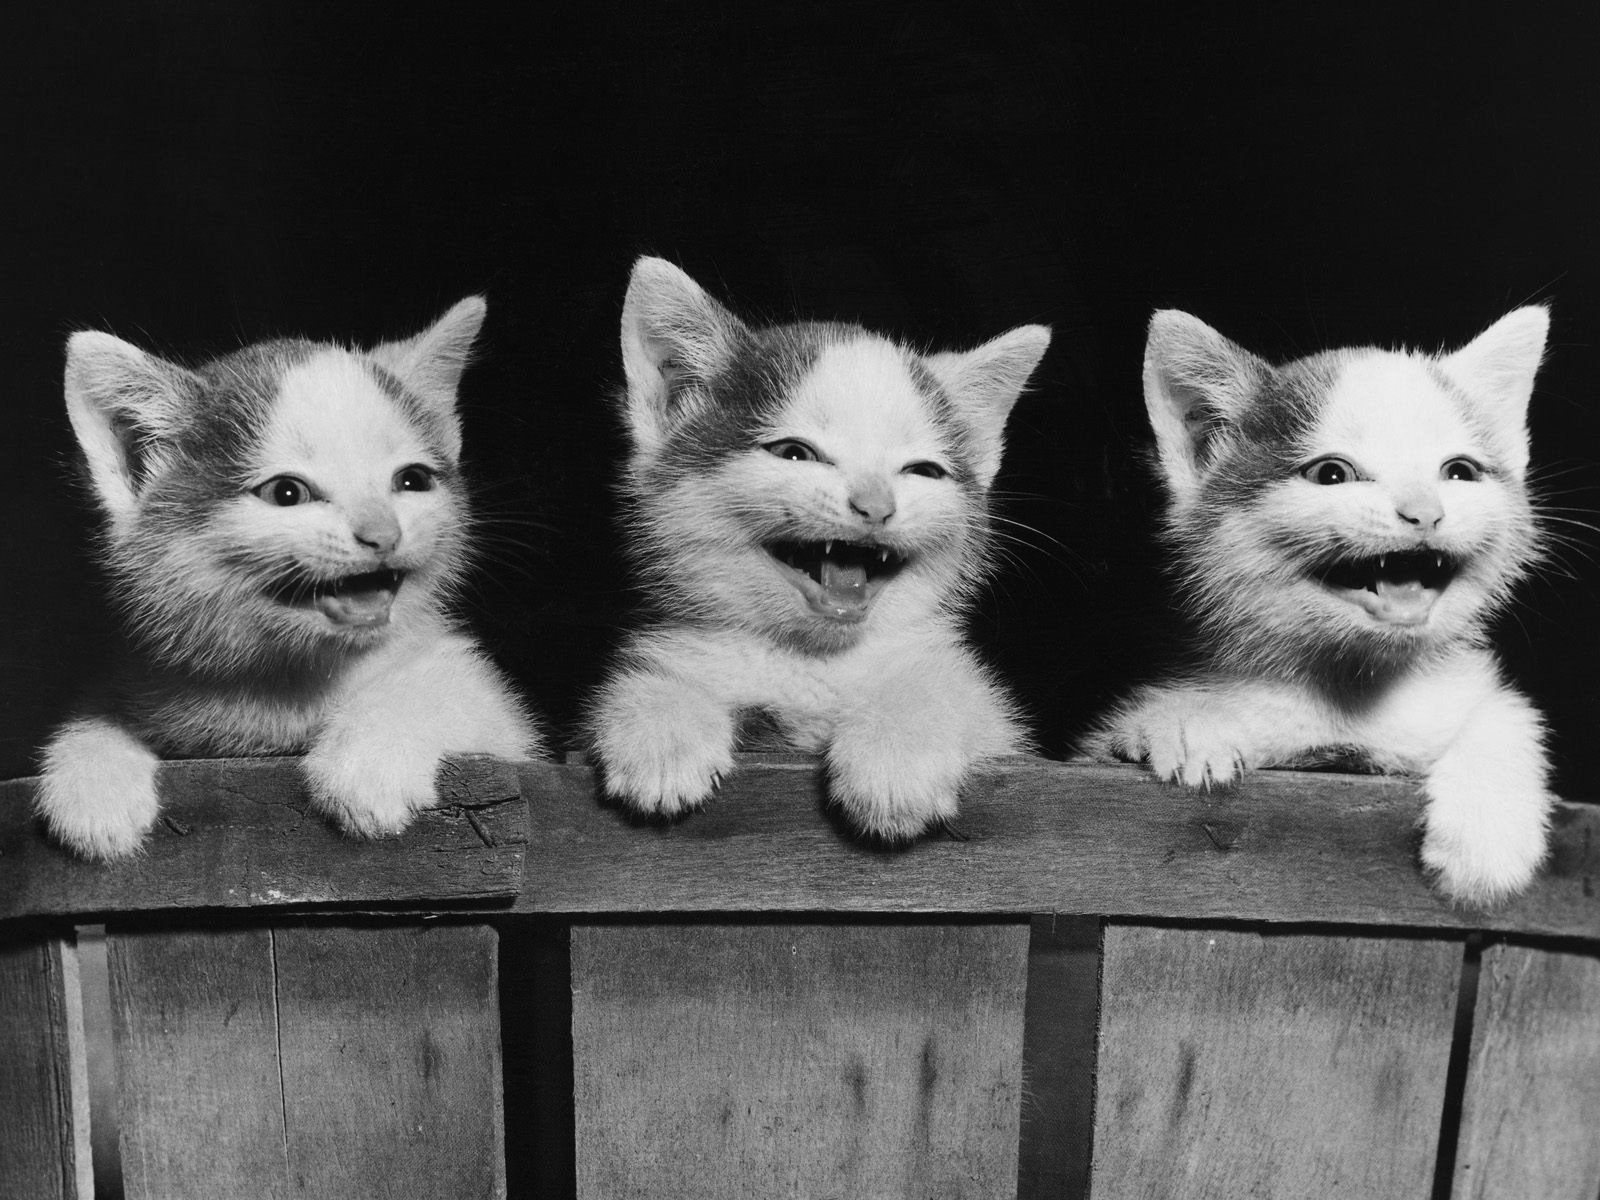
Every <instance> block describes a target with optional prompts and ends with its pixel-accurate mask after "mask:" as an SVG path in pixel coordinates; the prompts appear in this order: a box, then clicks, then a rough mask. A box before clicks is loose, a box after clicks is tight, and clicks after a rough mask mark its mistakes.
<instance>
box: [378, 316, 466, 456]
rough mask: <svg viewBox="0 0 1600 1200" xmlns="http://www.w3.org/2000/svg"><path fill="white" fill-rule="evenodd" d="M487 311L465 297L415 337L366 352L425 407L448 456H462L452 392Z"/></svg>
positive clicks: (454, 400) (457, 386) (457, 385)
mask: <svg viewBox="0 0 1600 1200" xmlns="http://www.w3.org/2000/svg"><path fill="white" fill-rule="evenodd" d="M488 311H489V305H488V302H487V301H485V300H484V298H483V297H482V296H468V297H467V298H466V299H465V300H461V301H458V302H457V303H456V304H455V306H454V307H452V308H451V309H450V311H449V312H447V313H445V314H444V316H442V317H440V318H439V319H438V320H437V321H435V322H434V323H433V324H432V325H430V326H428V328H426V329H424V330H423V331H422V332H421V333H419V334H417V335H416V337H411V338H407V339H406V340H405V341H403V342H385V343H384V344H383V345H381V346H375V347H373V349H371V350H370V351H368V352H367V353H368V357H370V358H371V359H372V360H373V361H374V362H376V363H377V364H378V365H379V366H381V367H383V368H384V370H386V371H388V372H389V373H390V374H391V375H393V376H394V377H395V378H396V379H398V380H399V381H400V382H401V383H403V384H405V386H406V388H407V389H408V390H410V391H411V392H413V393H415V394H416V395H417V396H418V397H419V398H420V399H421V400H422V401H423V402H424V403H426V404H427V406H428V409H429V411H430V412H431V413H432V415H433V419H434V426H435V429H436V431H437V432H438V434H439V436H440V438H441V439H442V441H443V443H444V449H445V452H446V453H448V454H449V455H450V457H451V458H455V457H457V456H458V455H459V454H460V453H461V420H460V418H459V417H457V416H456V390H457V388H459V387H460V386H461V375H462V372H464V371H465V370H466V369H467V363H469V362H470V361H471V360H472V343H473V342H474V341H476V340H477V337H478V331H479V330H480V329H482V328H483V318H484V316H485V315H486V314H487V313H488Z"/></svg>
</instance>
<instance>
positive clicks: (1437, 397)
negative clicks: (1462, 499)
mask: <svg viewBox="0 0 1600 1200" xmlns="http://www.w3.org/2000/svg"><path fill="white" fill-rule="evenodd" d="M1311 440H1312V443H1313V444H1312V446H1311V447H1310V449H1312V450H1314V451H1320V452H1325V453H1334V452H1337V451H1338V450H1340V449H1343V450H1344V451H1345V452H1346V453H1351V454H1361V455H1365V456H1367V457H1368V458H1369V459H1375V460H1376V461H1373V462H1372V463H1371V466H1372V467H1374V468H1376V467H1378V466H1380V465H1381V464H1382V463H1383V462H1385V461H1402V460H1403V459H1404V458H1405V457H1406V456H1408V455H1413V456H1414V455H1416V454H1418V453H1425V454H1428V455H1437V454H1439V453H1441V452H1443V453H1466V452H1469V451H1477V452H1479V453H1482V452H1483V447H1482V446H1481V445H1480V443H1481V441H1482V439H1481V437H1480V436H1479V431H1478V430H1477V429H1476V428H1475V427H1474V424H1473V422H1472V421H1471V420H1470V419H1469V416H1468V413H1467V411H1466V408H1465V407H1464V405H1463V404H1462V403H1461V401H1460V399H1459V397H1458V396H1456V395H1455V393H1454V390H1453V389H1452V388H1451V386H1450V384H1449V383H1448V381H1447V380H1446V379H1445V378H1444V377H1443V375H1442V374H1441V373H1440V372H1439V371H1438V370H1437V368H1435V367H1434V366H1433V365H1432V364H1431V363H1430V361H1429V360H1428V359H1426V358H1424V357H1422V356H1420V355H1413V354H1395V353H1389V352H1386V351H1381V350H1372V351H1365V352H1360V353H1356V354H1352V355H1351V356H1349V357H1348V358H1347V359H1346V360H1345V362H1344V364H1343V368H1342V370H1340V371H1339V373H1338V375H1337V376H1336V377H1335V379H1334V380H1333V384H1332V387H1331V389H1330V391H1329V394H1328V400H1327V404H1326V405H1325V406H1324V408H1323V411H1322V416H1321V419H1320V420H1319V421H1317V423H1316V424H1315V426H1314V427H1313V429H1312V431H1311Z"/></svg>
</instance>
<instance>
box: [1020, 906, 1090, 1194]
mask: <svg viewBox="0 0 1600 1200" xmlns="http://www.w3.org/2000/svg"><path fill="white" fill-rule="evenodd" d="M1099 1007H1100V922H1099V921H1098V920H1097V919H1095V918H1092V917H1058V916H1056V915H1054V914H1047V915H1044V916H1036V917H1034V918H1033V926H1032V931H1031V934H1030V937H1029V941H1028V1003H1027V1008H1026V1010H1025V1012H1026V1016H1025V1024H1024V1030H1025V1032H1024V1034H1023V1041H1022V1077H1023V1079H1024V1080H1025V1081H1026V1086H1025V1087H1024V1089H1023V1094H1022V1146H1021V1153H1020V1156H1019V1160H1018V1164H1017V1195H1018V1196H1020V1197H1021V1198H1022V1200H1045V1198H1046V1197H1048V1198H1049V1200H1078V1198H1079V1197H1081V1196H1086V1195H1087V1194H1088V1188H1089V1147H1090V1131H1091V1130H1092V1129H1093V1127H1094V1104H1093V1098H1094V1069H1095V1050H1096V1045H1095V1043H1096V1035H1097V1032H1098V1029H1099V1015H1100V1013H1099Z"/></svg>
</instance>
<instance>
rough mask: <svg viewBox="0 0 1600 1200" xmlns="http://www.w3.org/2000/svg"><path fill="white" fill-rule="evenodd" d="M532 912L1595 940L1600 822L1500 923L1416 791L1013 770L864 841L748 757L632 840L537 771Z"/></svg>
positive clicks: (1282, 780)
mask: <svg viewBox="0 0 1600 1200" xmlns="http://www.w3.org/2000/svg"><path fill="white" fill-rule="evenodd" d="M522 781H523V790H524V792H525V793H526V794H527V796H528V797H529V801H530V818H531V821H532V832H531V841H530V845H529V863H528V873H527V883H526V886H525V887H524V890H523V894H522V896H521V898H520V899H519V900H518V902H517V908H518V909H519V910H521V911H550V912H563V911H567V912H651V911H655V912H660V911H671V910H678V911H706V912H713V911H719V910H726V911H741V910H745V911H748V910H752V909H754V910H759V911H802V912H803V911H813V912H880V913H890V912H947V913H1016V912H1055V913H1079V914H1103V915H1110V916H1139V917H1154V918H1169V919H1203V918H1216V919H1232V920H1248V921H1273V922H1335V923H1341V924H1359V925H1392V926H1404V927H1416V928H1448V929H1473V928H1487V929H1505V930H1519V931H1523V932H1538V933H1552V934H1557V933H1559V934H1567V935H1572V936H1578V937H1588V938H1600V807H1593V806H1586V805H1575V804H1563V805H1560V806H1558V810H1557V814H1556V822H1555V824H1556V828H1555V834H1554V846H1553V851H1552V855H1551V860H1550V864H1549V866H1548V867H1547V869H1546V870H1545V872H1544V873H1543V874H1542V875H1541V876H1540V877H1539V879H1538V880H1537V881H1536V883H1535V884H1534V886H1533V888H1532V889H1531V890H1530V891H1529V892H1528V893H1527V894H1526V895H1525V896H1523V897H1521V898H1519V899H1518V900H1516V901H1514V902H1513V903H1511V904H1509V905H1507V906H1505V907H1504V908H1501V909H1497V910H1495V911H1491V912H1483V911H1471V910H1463V909H1457V908H1454V907H1452V906H1451V905H1449V904H1447V903H1446V902H1444V901H1443V900H1441V899H1440V898H1439V897H1438V896H1437V895H1435V894H1434V893H1433V892H1431V891H1430V890H1429V889H1428V887H1427V884H1426V882H1425V881H1424V880H1423V878H1422V876H1421V874H1420V872H1419V871H1418V870H1417V867H1416V863H1415V861H1414V857H1413V855H1414V847H1415V842H1416V837H1415V831H1414V825H1415V822H1416V820H1417V817H1418V815H1419V814H1420V812H1421V801H1420V797H1419V796H1418V794H1417V793H1416V790H1415V788H1414V787H1413V786H1412V785H1411V784H1410V783H1408V782H1406V781H1404V780H1400V779H1392V778H1381V777H1376V776H1352V775H1333V774H1320V773H1297V772H1289V771H1261V772H1256V773H1254V774H1252V775H1250V776H1248V777H1247V779H1246V780H1245V781H1244V782H1243V783H1241V784H1240V785H1238V786H1237V787H1233V788H1228V789H1222V790H1219V791H1215V792H1211V793H1206V794H1196V793H1192V792H1185V791H1181V790H1179V789H1177V788H1175V787H1171V786H1168V785H1165V784H1161V783H1158V782H1156V781H1155V780H1154V779H1153V778H1152V777H1151V776H1150V774H1149V773H1148V772H1146V771H1144V770H1142V769H1140V768H1136V767H1131V766H1127V767H1124V766H1090V765H1083V764H1076V763H1060V762H1050V761H1046V760H1044V759H1037V758H1016V759H1007V760H1004V762H1003V763H1002V764H1000V765H998V766H997V767H996V768H995V769H994V770H993V771H991V772H989V773H987V774H985V775H984V776H982V777H981V778H979V779H978V780H976V781H975V782H974V784H973V785H972V787H971V788H970V789H969V792H968V795H967V796H966V798H965V800H964V801H963V804H962V812H961V817H960V820H959V821H958V822H957V825H958V828H959V838H957V837H950V836H936V837H933V838H930V839H927V840H924V841H921V842H918V843H916V844H915V845H912V846H910V847H908V848H906V849H904V850H901V851H883V850H880V849H875V848H873V847H869V846H864V845H862V844H860V843H858V842H857V841H855V840H853V839H852V837H851V836H850V834H849V832H848V831H847V830H844V829H843V828H842V827H841V826H840V825H839V824H838V822H837V821H836V820H834V819H831V818H830V815H829V813H828V811H827V810H826V807H825V802H824V797H823V787H822V778H821V772H820V768H819V767H818V764H817V762H816V760H814V759H810V758H804V757H799V756H787V757H773V758H768V757H762V756H755V757H746V758H745V759H743V760H741V762H740V764H739V766H738V768H737V769H736V770H735V771H734V772H733V773H732V774H731V775H730V776H729V778H728V779H727V780H726V781H725V782H724V784H723V786H722V789H721V791H720V792H719V793H718V795H717V797H716V798H715V800H714V801H713V802H712V803H711V804H710V805H708V806H707V808H706V809H705V811H703V812H700V813H696V814H693V815H691V816H689V817H688V818H686V819H684V820H682V821H679V822H676V823H673V824H661V823H658V824H649V823H639V822H630V821H629V820H628V819H627V818H626V817H625V816H623V815H622V814H621V813H619V812H618V811H616V810H615V809H614V808H610V807H606V806H604V805H602V804H601V803H599V802H598V801H597V800H596V798H595V791H594V784H593V779H592V774H591V771H590V769H589V768H588V767H584V766H581V765H574V764H553V763H529V764H526V765H524V767H523V769H522Z"/></svg>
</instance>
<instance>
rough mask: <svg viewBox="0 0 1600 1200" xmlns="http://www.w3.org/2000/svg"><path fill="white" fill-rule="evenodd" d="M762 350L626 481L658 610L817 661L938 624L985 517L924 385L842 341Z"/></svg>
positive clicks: (969, 466) (913, 367) (903, 355)
mask: <svg viewBox="0 0 1600 1200" xmlns="http://www.w3.org/2000/svg"><path fill="white" fill-rule="evenodd" d="M773 332H774V331H769V333H773ZM774 338H775V340H774V344H773V345H769V346H767V347H765V348H764V350H760V351H752V355H753V357H754V358H758V359H763V360H764V361H763V362H762V365H760V366H759V367H758V366H756V365H755V364H754V363H751V364H750V366H751V369H749V370H748V371H746V370H735V371H734V372H732V373H731V376H730V379H729V380H728V382H729V383H730V384H735V385H736V386H737V387H738V388H739V389H740V390H739V392H738V393H737V394H729V395H727V396H726V397H725V398H724V402H723V403H721V404H716V403H715V398H716V393H717V389H716V388H712V389H711V392H712V396H713V400H714V403H713V406H711V407H708V408H707V409H706V410H705V411H704V412H703V413H702V414H700V416H699V417H698V418H697V419H695V420H693V421H691V422H689V423H688V424H687V425H686V426H684V428H683V429H682V430H681V431H680V432H679V433H678V434H677V436H676V438H675V439H674V446H673V447H672V448H671V449H669V451H668V452H667V453H666V454H664V455H662V456H660V457H659V458H658V459H657V460H656V461H655V462H654V463H653V464H651V465H647V466H645V467H644V469H643V470H642V471H640V472H638V478H639V481H640V483H641V484H642V485H643V487H642V490H641V492H640V494H639V495H638V497H637V499H638V501H639V503H640V508H641V512H642V516H643V520H641V521H640V522H639V525H638V527H639V529H640V532H641V533H642V535H643V541H644V544H645V549H644V554H643V556H642V558H643V561H644V563H645V565H646V567H647V569H649V570H650V571H651V573H652V575H653V576H654V577H655V579H656V580H657V581H658V583H659V584H660V586H661V587H662V588H663V589H664V590H665V591H666V593H667V594H668V595H669V596H670V597H671V602H672V604H673V606H674V607H675V608H679V609H684V610H687V611H688V612H690V613H692V614H693V615H695V616H697V617H700V618H702V619H708V620H711V621H714V622H718V623H725V624H733V625H738V626H742V627H745V628H751V629H755V630H758V631H760V632H762V633H764V634H765V635H767V636H770V637H773V638H775V639H777V640H780V641H782V642H785V643H788V644H793V645H798V646H802V647H805V648H808V649H813V650H818V651H828V650H836V649H840V648H843V647H846V646H849V645H851V644H853V643H854V642H856V641H858V640H859V639H860V638H861V637H863V636H864V635H866V634H867V632H868V631H869V630H871V629H874V628H880V627H888V628H895V627H904V626H906V625H908V624H912V623H915V622H916V621H919V620H924V619H926V618H928V617H929V616H930V615H933V614H935V613H937V612H939V611H940V610H941V609H943V608H946V607H948V606H949V605H950V603H951V602H952V600H953V599H954V597H955V596H956V595H957V594H958V593H960V592H961V591H962V589H963V587H964V586H966V585H968V584H970V583H971V582H972V581H973V580H975V579H976V578H977V577H978V576H980V575H981V574H982V573H983V563H982V558H983V555H982V547H983V543H984V538H985V531H986V524H985V521H986V517H985V513H986V508H985V494H984V488H983V487H982V486H981V485H980V483H979V482H978V481H977V479H976V478H975V474H974V462H973V454H972V450H971V448H970V447H969V446H967V445H966V444H965V443H964V441H963V439H962V437H961V434H960V429H959V426H958V424H957V422H956V421H955V420H954V418H953V417H952V415H951V414H950V412H949V411H948V406H947V405H945V406H944V407H943V408H942V407H941V405H942V404H943V403H944V402H943V401H941V399H940V394H939V388H938V386H937V384H935V383H934V381H933V379H932V377H931V375H930V374H929V373H928V371H927V369H926V368H925V367H923V366H922V365H921V364H920V362H919V361H918V360H917V359H916V357H915V356H914V355H911V354H909V353H908V352H906V351H904V350H902V349H901V348H900V347H898V346H896V345H894V344H893V343H891V342H889V341H887V340H886V339H882V338H878V337H875V336H872V335H869V334H865V333H861V332H859V331H847V332H846V331H838V330H832V331H828V332H826V333H820V332H819V331H818V329H817V328H815V327H813V328H811V329H806V328H805V327H789V328H788V329H787V330H785V331H783V333H782V334H781V336H778V335H775V334H774ZM780 347H781V350H780V349H779V348H780ZM775 351H777V352H775ZM753 381H760V383H759V391H760V392H761V393H762V394H758V395H752V394H750V391H749V387H750V385H751V383H752V382H753Z"/></svg>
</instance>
